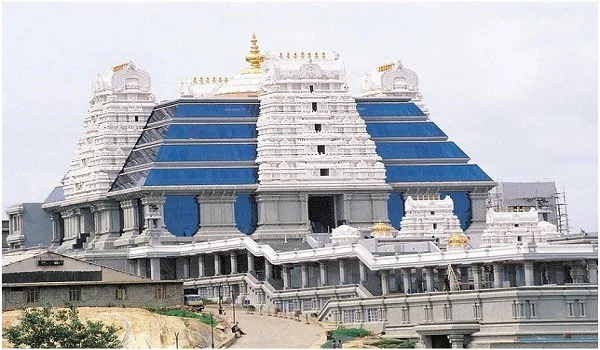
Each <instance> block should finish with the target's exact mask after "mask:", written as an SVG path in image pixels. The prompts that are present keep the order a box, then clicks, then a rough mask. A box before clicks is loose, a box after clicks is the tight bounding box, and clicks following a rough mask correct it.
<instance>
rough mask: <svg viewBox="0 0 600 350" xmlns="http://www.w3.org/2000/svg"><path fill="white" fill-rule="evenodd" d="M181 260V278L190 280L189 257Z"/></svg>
mask: <svg viewBox="0 0 600 350" xmlns="http://www.w3.org/2000/svg"><path fill="white" fill-rule="evenodd" d="M182 258H183V278H190V257H189V256H184V257H182Z"/></svg>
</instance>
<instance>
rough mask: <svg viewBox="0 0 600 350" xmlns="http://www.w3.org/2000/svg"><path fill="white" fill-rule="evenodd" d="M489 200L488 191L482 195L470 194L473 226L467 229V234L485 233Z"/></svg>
mask: <svg viewBox="0 0 600 350" xmlns="http://www.w3.org/2000/svg"><path fill="white" fill-rule="evenodd" d="M487 198H488V193H487V191H485V192H482V193H474V192H469V199H470V200H471V225H470V226H469V228H468V229H467V232H472V231H475V232H483V230H484V229H485V216H486V214H487V207H486V202H487Z"/></svg>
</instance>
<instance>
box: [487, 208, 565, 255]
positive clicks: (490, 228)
mask: <svg viewBox="0 0 600 350" xmlns="http://www.w3.org/2000/svg"><path fill="white" fill-rule="evenodd" d="M486 224H487V227H486V229H485V231H483V235H482V245H483V246H492V247H494V246H514V245H520V244H529V243H536V244H537V243H546V242H547V240H548V239H549V238H557V237H559V236H560V235H559V233H558V230H557V228H556V225H553V224H551V223H549V222H546V221H539V218H538V212H537V210H535V208H531V210H529V211H522V212H520V211H496V210H495V209H494V208H490V209H489V210H488V212H487V216H486Z"/></svg>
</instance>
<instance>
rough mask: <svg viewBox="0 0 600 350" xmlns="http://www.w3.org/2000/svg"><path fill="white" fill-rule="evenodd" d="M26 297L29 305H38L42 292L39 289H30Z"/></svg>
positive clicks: (26, 292)
mask: <svg viewBox="0 0 600 350" xmlns="http://www.w3.org/2000/svg"><path fill="white" fill-rule="evenodd" d="M25 295H26V298H27V302H28V303H37V302H39V301H40V290H39V289H29V290H27V291H25Z"/></svg>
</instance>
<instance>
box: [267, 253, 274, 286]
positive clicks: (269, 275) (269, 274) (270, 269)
mask: <svg viewBox="0 0 600 350" xmlns="http://www.w3.org/2000/svg"><path fill="white" fill-rule="evenodd" d="M272 278H273V265H271V262H270V261H269V260H267V258H265V281H267V282H268V281H270V280H271V279H272Z"/></svg>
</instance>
